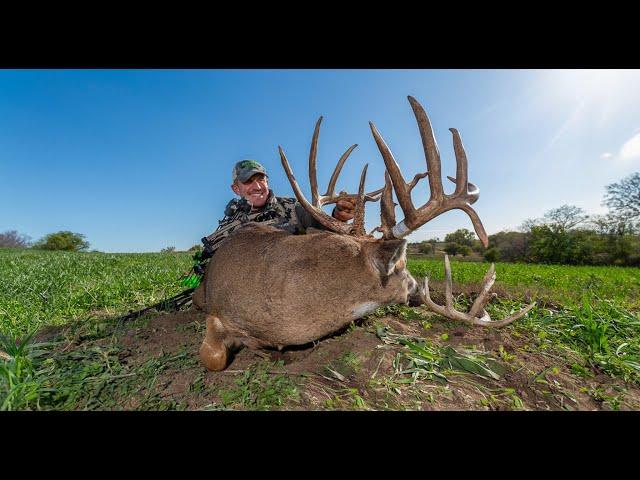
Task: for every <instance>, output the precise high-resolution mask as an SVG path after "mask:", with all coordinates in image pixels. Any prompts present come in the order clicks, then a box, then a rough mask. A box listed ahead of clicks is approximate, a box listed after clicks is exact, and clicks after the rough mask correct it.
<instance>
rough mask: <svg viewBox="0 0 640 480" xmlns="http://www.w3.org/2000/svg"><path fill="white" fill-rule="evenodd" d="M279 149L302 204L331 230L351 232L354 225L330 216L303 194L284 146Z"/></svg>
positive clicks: (290, 181) (294, 189) (287, 173)
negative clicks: (283, 148)
mask: <svg viewBox="0 0 640 480" xmlns="http://www.w3.org/2000/svg"><path fill="white" fill-rule="evenodd" d="M278 151H279V152H280V160H281V161H282V166H283V167H284V171H285V173H286V175H287V178H288V179H289V183H291V188H293V193H295V195H296V198H297V199H298V202H300V204H301V205H302V207H303V208H304V209H305V210H306V211H307V212H309V214H310V215H311V216H313V218H315V219H316V220H317V221H318V222H320V224H322V225H324V226H325V227H326V228H328V229H329V230H332V231H334V232H338V233H345V234H348V233H351V231H352V225H349V224H346V223H343V222H341V221H340V220H337V219H335V218H333V217H330V216H329V215H327V214H326V213H324V212H323V211H322V210H321V209H320V208H316V207H314V206H313V205H311V204H310V203H309V202H308V201H307V199H306V198H305V197H304V195H303V194H302V190H300V186H299V185H298V182H297V181H296V178H295V177H294V176H293V172H292V171H291V167H290V166H289V162H288V161H287V157H286V155H285V154H284V151H283V150H282V147H280V146H279V145H278Z"/></svg>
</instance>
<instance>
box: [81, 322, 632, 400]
mask: <svg viewBox="0 0 640 480" xmlns="http://www.w3.org/2000/svg"><path fill="white" fill-rule="evenodd" d="M425 315H428V314H427V313H426V312H425ZM204 317H205V315H204V314H203V313H201V312H199V311H196V310H189V311H183V312H177V313H170V314H168V313H166V314H160V315H157V316H155V317H153V318H149V319H148V320H146V321H143V322H136V324H125V325H124V326H122V327H120V328H119V329H117V330H116V332H115V333H114V335H112V336H110V337H109V338H102V339H100V340H97V341H95V340H94V341H95V342H97V343H100V342H102V343H104V342H114V341H115V342H116V344H117V346H118V349H119V353H118V356H119V357H118V358H119V360H120V362H121V363H122V364H126V365H127V366H129V367H135V366H140V365H143V364H145V362H149V361H150V360H153V359H162V358H167V357H168V356H169V357H170V356H172V355H179V354H180V353H181V352H182V353H183V354H185V353H186V355H184V361H182V362H179V363H178V364H167V366H166V368H163V369H160V371H159V373H157V376H156V377H155V378H154V382H153V387H149V388H148V389H147V390H153V392H150V391H146V393H145V395H146V396H147V397H148V394H150V393H152V394H153V395H154V396H155V398H158V399H162V401H171V402H173V404H175V405H179V406H180V407H181V408H184V409H188V410H193V409H218V408H231V409H250V408H252V407H251V405H252V404H251V403H247V401H246V400H242V399H243V398H245V397H246V398H249V397H251V395H254V396H255V395H262V394H266V393H265V391H262V390H260V388H259V387H260V385H259V384H260V382H262V384H264V383H265V379H268V378H273V379H276V378H280V379H286V381H287V382H289V384H290V385H293V388H294V390H295V395H292V394H291V391H290V390H288V391H287V393H286V394H285V393H283V394H282V396H281V397H278V388H279V387H278V386H269V389H270V390H269V392H268V394H269V395H272V396H273V395H275V396H276V397H277V398H278V399H279V400H281V402H280V403H279V404H277V405H272V406H271V407H270V409H283V410H325V409H333V410H353V409H358V410H405V409H410V410H609V409H613V408H616V409H620V410H636V409H638V408H640V390H639V389H638V388H637V387H636V386H635V385H634V384H628V383H625V382H623V381H622V380H620V379H614V378H611V377H609V376H607V375H604V374H599V373H598V372H592V375H591V376H586V377H583V376H578V375H576V374H574V373H573V372H572V369H571V361H570V359H567V358H565V357H563V356H562V355H559V354H558V353H557V352H551V351H541V350H537V349H535V348H532V345H533V343H534V342H533V340H532V339H531V338H527V336H526V335H522V334H520V335H514V332H513V331H512V330H510V329H508V328H507V329H502V330H496V329H482V328H473V327H467V326H465V325H460V324H456V323H452V322H443V321H441V320H438V319H436V318H434V319H433V321H431V322H430V323H431V327H429V328H427V329H426V330H425V328H424V327H423V324H421V323H420V322H417V321H412V320H406V319H403V318H400V317H399V316H394V315H388V316H385V317H382V318H375V319H370V320H366V321H360V322H359V323H356V324H354V325H352V326H351V327H349V328H348V329H345V330H344V331H342V332H338V333H337V334H336V335H334V336H332V337H330V338H326V339H323V340H322V341H319V342H315V343H314V344H310V345H305V346H302V347H289V348H285V349H284V350H282V351H277V350H261V351H255V350H250V349H246V348H245V349H242V350H240V351H239V352H237V353H235V355H234V356H233V358H232V361H231V362H230V364H229V365H228V367H227V369H226V370H224V371H222V372H209V371H207V370H206V369H205V368H204V367H202V365H200V363H199V361H198V349H199V346H200V343H201V341H202V337H203V332H204ZM380 327H387V329H388V331H390V332H394V333H396V334H403V335H409V336H415V337H422V338H425V339H428V340H429V341H430V342H431V343H432V344H433V345H437V346H444V345H450V346H451V347H453V348H454V349H456V350H457V351H463V350H469V351H471V350H472V351H476V352H477V351H480V352H483V353H484V354H486V355H489V356H491V357H492V358H495V359H496V360H498V361H499V362H500V363H501V364H502V365H503V366H504V368H505V372H506V373H504V374H503V375H501V376H500V378H499V379H498V380H494V379H489V378H482V377H478V376H477V375H471V374H468V373H463V372H448V373H447V374H446V377H447V379H446V380H441V379H438V378H426V377H418V378H417V379H414V378H412V377H411V376H410V375H407V374H402V373H399V372H398V364H397V360H398V359H399V358H401V357H402V353H403V352H406V347H403V346H402V345H398V344H386V343H385V342H383V341H382V340H381V338H379V337H378V335H377V333H376V332H377V328H378V329H379V328H380ZM378 331H379V330H378ZM80 342H81V340H80ZM77 346H78V345H75V346H72V347H71V348H77ZM251 372H260V375H257V374H256V375H255V376H251V375H250V374H251ZM242 379H244V380H242ZM241 388H242V389H245V390H246V395H245V396H244V397H243V396H241V395H238V396H236V397H233V395H231V398H232V400H229V398H230V397H229V395H230V392H231V393H233V392H234V390H236V391H237V390H238V389H241ZM274 392H275V393H274ZM143 393H144V391H143ZM254 400H255V398H254ZM118 408H124V409H137V408H144V403H143V401H142V399H141V395H140V394H137V395H135V396H130V397H129V396H123V397H122V398H119V399H118Z"/></svg>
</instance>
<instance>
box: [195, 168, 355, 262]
mask: <svg viewBox="0 0 640 480" xmlns="http://www.w3.org/2000/svg"><path fill="white" fill-rule="evenodd" d="M232 178H233V183H232V185H231V190H233V192H234V193H235V194H236V195H238V197H240V198H236V199H233V200H231V201H230V202H229V203H228V204H227V206H226V208H225V210H224V215H225V216H224V218H223V219H222V220H220V221H219V222H218V223H219V225H218V228H217V229H216V231H215V232H213V233H212V234H211V235H209V236H207V237H204V238H203V239H202V243H204V251H203V252H202V255H201V263H200V267H201V268H202V267H203V265H204V262H205V261H206V260H208V259H209V258H211V256H212V255H213V253H214V252H215V251H216V249H217V248H218V247H219V246H220V244H221V243H222V241H223V240H224V239H225V238H227V237H228V236H229V235H230V234H231V233H232V232H233V231H234V230H235V229H236V228H238V227H239V226H240V225H242V224H244V223H246V222H261V223H266V224H269V225H273V226H274V227H277V228H281V229H283V230H287V231H289V232H291V233H294V234H300V233H304V232H305V230H306V229H307V228H310V227H313V228H319V229H323V228H324V227H323V226H322V225H320V224H319V223H318V222H317V221H316V220H315V219H314V218H313V217H312V216H311V215H310V214H309V213H308V212H307V211H306V210H305V209H304V208H303V207H302V205H300V203H298V201H297V200H296V199H295V198H287V197H276V196H275V194H274V193H273V191H272V190H270V189H269V181H268V180H269V177H268V176H267V172H266V170H265V169H264V167H263V166H262V165H260V164H259V163H258V162H256V161H255V160H242V161H240V162H238V163H236V164H235V166H234V167H233V171H232ZM354 209H355V205H354V204H353V203H352V202H351V201H349V200H339V201H338V203H337V204H336V207H335V208H334V209H333V213H332V216H333V217H334V218H336V219H338V220H341V221H343V222H347V221H349V220H352V219H353V213H354ZM197 273H201V272H197Z"/></svg>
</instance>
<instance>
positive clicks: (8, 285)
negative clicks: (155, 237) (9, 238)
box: [0, 249, 192, 335]
mask: <svg viewBox="0 0 640 480" xmlns="http://www.w3.org/2000/svg"><path fill="white" fill-rule="evenodd" d="M191 264H192V262H191V256H190V255H189V254H187V253H166V254H160V253H142V254H135V253H118V254H108V253H73V252H52V251H37V250H11V249H0V325H1V326H2V330H5V331H6V330H10V331H12V332H14V333H15V334H20V335H22V334H25V333H27V332H29V331H32V330H33V329H34V328H37V327H40V326H42V325H63V324H65V323H67V322H69V321H71V320H76V319H85V318H90V317H92V316H109V317H115V316H118V315H122V314H125V313H127V312H128V311H129V310H134V311H135V310H138V309H141V308H143V307H145V306H148V305H153V304H155V303H157V302H159V301H161V300H162V299H163V298H168V297H171V296H173V295H175V294H176V293H179V292H180V291H182V290H184V287H181V286H180V277H181V276H182V274H183V273H184V272H185V271H188V270H189V269H190V267H191Z"/></svg>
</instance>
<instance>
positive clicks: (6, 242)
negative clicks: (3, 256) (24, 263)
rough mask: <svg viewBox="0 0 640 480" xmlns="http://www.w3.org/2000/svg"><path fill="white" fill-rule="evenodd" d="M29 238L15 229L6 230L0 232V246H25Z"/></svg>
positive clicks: (27, 244)
mask: <svg viewBox="0 0 640 480" xmlns="http://www.w3.org/2000/svg"><path fill="white" fill-rule="evenodd" d="M30 240H31V238H29V237H28V236H27V235H22V234H21V233H18V232H17V231H16V230H7V231H6V232H4V233H0V248H27V247H28V246H29V241H30Z"/></svg>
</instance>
